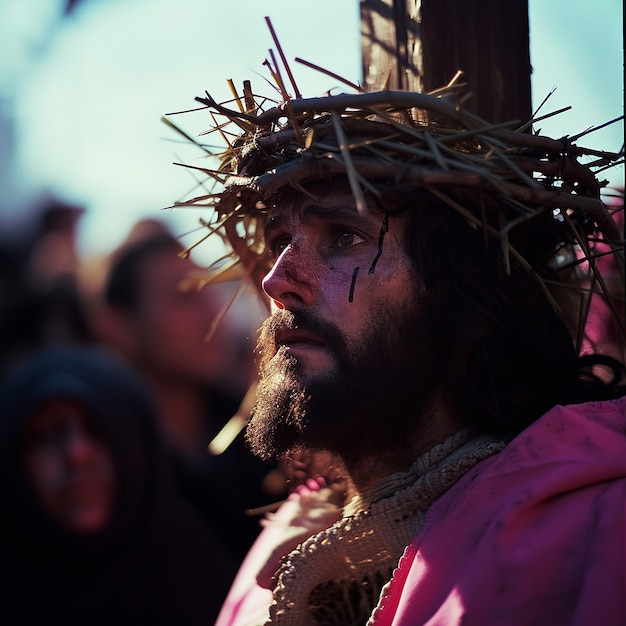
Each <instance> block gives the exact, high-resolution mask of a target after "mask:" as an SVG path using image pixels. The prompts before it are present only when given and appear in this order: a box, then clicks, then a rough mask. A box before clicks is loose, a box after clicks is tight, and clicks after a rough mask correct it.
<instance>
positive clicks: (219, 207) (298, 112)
mask: <svg viewBox="0 0 626 626" xmlns="http://www.w3.org/2000/svg"><path fill="white" fill-rule="evenodd" d="M279 78H280V77H279ZM277 82H278V83H279V92H280V101H278V102H277V101H276V100H275V99H268V98H263V97H259V96H257V95H254V94H253V92H252V90H251V87H250V84H249V83H248V82H246V83H244V89H243V95H242V96H239V95H237V94H236V93H235V92H234V95H235V98H234V99H233V100H232V101H230V103H228V106H226V105H225V104H220V103H218V102H216V101H215V100H214V99H213V98H211V96H210V95H208V94H206V96H205V97H201V98H196V100H197V101H199V102H200V103H201V104H202V105H203V106H204V107H206V109H207V110H208V111H209V113H210V115H211V117H212V122H213V123H212V127H211V129H210V131H208V132H214V133H219V134H220V135H221V137H222V138H223V139H224V141H225V144H226V148H225V149H224V150H221V151H219V152H218V153H217V154H214V156H219V158H220V165H219V167H217V168H216V169H209V168H204V167H197V166H191V165H186V167H192V168H193V169H196V170H201V171H202V172H204V173H205V174H207V175H208V177H209V179H210V180H211V181H212V183H213V186H212V188H211V192H210V193H207V194H203V195H201V196H198V197H195V198H192V199H190V200H187V201H184V202H180V203H177V205H178V206H195V207H207V208H210V209H212V215H211V216H210V219H208V220H202V224H203V225H204V226H206V227H207V228H208V229H209V232H208V234H207V235H206V236H205V237H203V240H204V239H205V238H206V237H208V236H209V235H218V236H220V237H221V238H222V239H223V240H224V241H225V242H226V244H227V245H228V246H229V249H230V251H231V252H230V253H229V255H228V258H225V259H220V262H219V263H218V264H217V265H216V270H215V272H213V277H214V276H216V275H219V276H222V277H224V278H225V277H232V275H233V270H234V269H235V268H239V269H240V270H241V269H243V271H244V275H245V276H246V277H249V278H251V279H252V280H253V282H255V283H256V284H257V285H258V284H260V279H261V277H262V275H264V274H265V273H266V272H267V270H268V267H269V266H268V263H269V262H268V260H267V255H266V254H265V249H264V241H263V226H264V221H265V216H266V213H267V208H268V206H270V204H271V203H272V202H274V201H275V199H276V198H277V197H279V196H280V195H281V194H282V193H283V192H285V191H286V190H289V189H296V190H300V191H303V193H306V191H304V190H305V188H306V185H307V183H311V182H313V181H317V180H320V179H324V178H329V177H332V176H335V175H342V176H343V177H345V178H347V180H348V181H349V183H350V188H351V191H352V194H353V196H354V199H355V203H356V207H357V209H358V210H359V211H366V210H367V208H366V203H365V199H364V196H365V194H366V193H369V194H373V195H374V196H377V195H380V194H381V193H382V191H381V188H380V186H379V183H380V182H381V181H384V182H385V184H386V186H387V188H388V187H389V186H390V185H392V186H396V187H397V188H401V189H402V190H403V192H406V193H410V191H411V190H418V189H422V190H425V191H427V192H429V193H430V194H432V195H434V196H435V197H437V198H439V199H440V200H442V201H443V202H445V203H446V204H448V205H449V206H450V207H451V209H453V210H455V211H458V212H459V213H460V214H461V215H462V216H463V217H464V218H465V219H466V220H467V221H468V222H469V223H470V224H471V225H473V226H474V227H476V228H479V229H482V231H483V232H484V233H485V235H486V236H488V237H490V238H493V239H495V240H497V241H499V242H500V244H501V246H502V250H503V256H504V259H505V262H506V263H507V264H508V263H510V261H511V259H512V258H514V259H515V261H516V262H517V263H518V264H520V265H521V266H522V267H525V268H526V269H527V271H528V272H529V273H530V274H532V275H533V276H535V277H536V278H537V280H538V281H539V283H540V285H541V287H542V288H543V289H544V291H545V294H546V296H547V297H548V299H550V300H551V302H552V303H553V305H554V306H555V308H556V309H557V310H559V306H560V305H559V304H558V303H557V302H556V300H555V299H554V297H553V294H554V292H555V288H559V287H561V288H562V287H566V288H568V289H571V288H572V287H575V288H576V289H577V290H579V291H580V290H582V292H584V293H586V294H587V298H586V300H587V303H588V301H589V300H590V297H591V294H593V293H598V294H600V296H601V297H603V298H605V300H606V302H607V303H608V306H609V307H610V308H612V312H613V314H614V315H615V316H616V318H617V319H621V315H620V312H619V311H618V310H616V308H615V307H616V306H617V307H619V306H620V305H619V304H618V305H616V302H619V300H620V299H621V300H622V301H623V298H624V270H623V268H624V244H623V235H622V233H621V232H620V229H619V228H618V226H617V224H616V222H615V220H614V219H613V215H612V212H611V209H610V208H609V207H607V205H605V204H604V202H603V201H602V200H601V191H602V188H603V187H605V186H606V184H607V183H606V182H601V181H600V180H599V179H598V174H599V173H600V172H602V171H603V170H604V169H606V168H608V167H611V166H613V165H616V164H618V163H621V162H623V152H622V153H620V154H615V153H610V152H601V151H598V150H593V149H588V148H584V147H580V146H578V145H577V143H576V142H577V140H578V139H580V137H581V136H582V135H579V136H577V137H564V138H561V139H551V138H549V137H545V136H541V135H536V134H533V132H532V128H531V123H532V121H531V122H529V123H528V124H526V125H525V126H523V127H519V126H518V127H514V128H513V127H512V125H511V124H497V125H494V124H490V123H488V122H486V121H484V120H482V119H480V118H479V117H477V116H476V115H474V114H472V113H471V112H470V111H469V110H466V109H465V108H464V107H463V97H462V91H460V90H459V88H458V87H456V86H455V85H453V84H452V85H450V86H449V87H448V88H446V89H443V90H440V91H438V92H436V93H430V94H425V93H410V92H399V91H382V92H376V93H363V92H360V93H354V94H340V95H328V96H324V97H318V98H303V97H301V96H300V94H299V92H298V91H297V88H296V93H297V97H295V98H291V97H289V95H288V94H287V93H286V90H285V88H284V86H283V85H282V81H280V80H279V81H277ZM346 82H347V81H346ZM294 86H295V83H294ZM353 86H354V85H353ZM231 88H232V89H233V91H234V87H233V86H232V85H231ZM165 121H167V122H168V123H169V124H170V125H172V126H173V124H171V122H169V121H168V120H165ZM535 121H536V120H535ZM173 127H174V128H175V129H176V130H178V131H179V132H182V131H180V130H179V129H178V128H177V127H175V126H173ZM233 129H235V130H234V131H233ZM185 136H186V137H187V138H188V139H190V137H189V136H188V135H185ZM192 141H195V140H192ZM196 143H198V145H201V144H200V143H199V142H196ZM203 148H204V147H203ZM204 149H205V150H206V152H207V153H209V154H213V153H212V152H211V151H210V150H208V149H206V148H204ZM585 160H586V161H587V162H586V163H584V162H583V161H585ZM181 165H182V164H181ZM469 189H472V190H474V191H475V192H477V194H478V197H480V198H482V199H484V201H478V202H476V201H475V200H472V201H464V194H463V193H459V192H462V191H463V190H469ZM474 196H476V194H474ZM620 208H621V209H622V210H623V202H622V207H620ZM613 210H615V208H614V209H613ZM533 223H536V225H537V229H542V230H544V231H545V230H546V228H547V229H548V230H549V231H550V233H551V235H550V237H551V239H550V242H549V244H548V245H549V247H550V250H549V257H550V258H549V259H548V263H550V264H551V269H552V271H551V273H550V276H549V277H546V276H545V275H544V274H543V273H542V272H541V271H540V268H537V267H535V266H534V265H533V262H532V261H531V260H530V258H529V256H528V255H527V254H526V252H525V250H524V249H523V248H524V247H526V248H528V249H530V248H531V247H532V245H533V242H532V241H528V242H527V246H516V245H513V244H512V243H511V240H512V239H514V237H513V236H512V235H514V234H515V232H516V229H521V228H522V227H523V228H524V229H526V231H525V232H532V228H531V229H530V230H529V229H528V227H529V226H531V227H532V225H533ZM547 224H549V226H547ZM192 247H193V246H192ZM606 255H612V256H613V257H614V260H615V261H616V262H615V267H616V268H617V271H618V274H619V275H618V276H617V277H613V278H612V279H611V283H610V284H607V281H606V280H605V277H604V276H602V275H601V273H600V272H599V271H598V269H597V262H596V261H597V259H598V257H599V256H606ZM555 276H558V279H555ZM580 306H581V307H583V308H584V306H585V305H580ZM585 320H586V314H585V311H583V310H581V311H580V312H579V333H582V330H581V329H582V328H583V327H584V323H585ZM620 323H621V324H622V323H623V320H622V322H620Z"/></svg>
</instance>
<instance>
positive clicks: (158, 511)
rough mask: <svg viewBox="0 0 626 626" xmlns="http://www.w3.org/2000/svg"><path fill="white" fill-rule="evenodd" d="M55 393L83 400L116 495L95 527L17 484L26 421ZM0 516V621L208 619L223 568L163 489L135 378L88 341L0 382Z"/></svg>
mask: <svg viewBox="0 0 626 626" xmlns="http://www.w3.org/2000/svg"><path fill="white" fill-rule="evenodd" d="M55 398H69V399H73V400H75V401H77V402H79V403H80V404H81V405H82V406H84V407H85V408H86V409H87V411H88V414H89V417H90V419H91V420H92V421H93V422H94V424H95V426H96V427H97V428H98V430H99V432H100V433H101V434H102V438H103V440H104V442H105V444H106V445H107V447H108V449H109V450H110V451H111V452H112V456H113V459H114V463H115V468H116V476H117V479H118V486H117V499H116V505H115V510H114V513H113V519H112V520H111V522H110V523H109V525H108V526H107V527H106V528H105V529H104V530H103V531H101V532H97V533H92V534H89V535H77V534H74V533H72V532H70V531H68V530H66V529H62V528H61V527H60V526H59V525H58V524H56V523H54V522H53V521H52V520H51V519H50V518H49V517H48V516H47V515H46V514H45V513H44V512H43V511H42V509H41V508H40V506H39V505H38V503H37V502H36V500H35V498H34V496H33V493H32V491H31V489H30V487H29V485H28V483H27V481H26V477H25V475H24V472H23V468H22V455H23V444H24V426H25V423H26V421H27V418H28V417H29V416H30V415H32V413H33V411H34V410H36V409H37V408H38V407H40V406H41V405H42V404H44V403H45V402H47V401H49V400H52V399H55ZM0 524H1V526H0V527H1V529H2V535H1V537H2V539H1V540H0V541H2V543H3V544H4V546H2V553H3V558H2V565H0V577H1V579H0V594H1V595H4V598H2V599H0V622H2V623H7V622H5V619H3V617H5V618H8V617H11V620H12V621H10V622H9V623H12V624H30V623H44V622H45V623H48V624H49V623H64V624H73V623H77V624H78V623H85V624H86V623H89V624H100V623H103V624H104V623H108V624H111V623H118V624H119V623H127V622H128V623H132V622H133V621H135V622H136V623H140V622H137V620H141V623H150V624H174V623H181V624H196V623H198V624H207V623H211V618H212V616H215V615H216V613H217V610H218V609H219V606H220V604H221V601H222V600H223V597H224V595H225V593H226V591H227V588H228V585H229V583H230V581H231V579H232V574H233V572H234V568H233V565H232V564H231V563H230V560H229V557H227V556H226V555H224V554H222V552H221V550H220V549H219V548H218V547H217V546H218V545H219V544H218V542H217V541H216V539H215V538H213V537H209V536H208V535H207V532H206V530H205V529H204V527H201V526H200V525H199V524H198V523H197V522H196V520H195V518H193V517H191V514H190V513H189V512H188V511H187V509H186V508H184V506H183V505H182V504H181V503H180V502H179V501H178V499H177V498H176V496H175V495H174V493H173V491H172V489H171V486H170V482H169V477H168V475H167V472H166V468H165V464H164V457H163V450H162V447H161V441H160V434H159V431H158V429H157V421H156V413H155V408H154V406H153V403H152V400H151V397H150V396H149V394H148V392H147V390H146V389H145V388H144V385H143V383H142V382H141V381H140V380H139V378H138V377H137V375H136V374H135V373H134V372H133V371H132V370H130V369H129V368H128V367H127V366H126V365H125V364H123V363H122V362H120V361H119V360H117V359H116V358H114V357H113V356H111V355H109V354H106V353H104V352H102V351H100V350H98V349H96V348H89V347H69V346H64V347H57V348H52V349H48V350H46V351H43V352H41V353H39V354H38V355H36V356H34V357H33V358H32V359H30V360H29V361H27V362H24V363H22V364H21V365H20V366H19V367H18V368H16V369H15V370H14V371H12V372H11V373H10V374H9V375H8V376H7V378H6V379H5V381H4V383H3V385H2V386H1V387H0ZM5 594H6V595H5ZM16 616H19V619H18V618H17V617H16ZM144 620H146V622H144Z"/></svg>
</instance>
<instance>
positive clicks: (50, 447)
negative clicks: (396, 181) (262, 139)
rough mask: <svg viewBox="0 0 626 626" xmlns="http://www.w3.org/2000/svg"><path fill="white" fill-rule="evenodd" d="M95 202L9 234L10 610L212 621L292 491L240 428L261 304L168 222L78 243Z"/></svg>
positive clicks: (43, 215)
mask: <svg viewBox="0 0 626 626" xmlns="http://www.w3.org/2000/svg"><path fill="white" fill-rule="evenodd" d="M82 213H83V210H82V208H81V207H76V206H71V205H68V204H66V203H63V202H59V201H57V200H53V199H51V200H49V202H47V203H46V205H45V206H44V207H42V210H41V211H40V212H39V214H38V215H37V217H36V219H35V220H34V221H33V222H32V223H31V224H30V225H29V228H28V229H27V230H25V231H24V232H23V233H22V236H21V237H16V236H12V237H11V239H8V238H5V239H3V238H2V236H1V234H0V448H1V450H0V462H1V463H2V464H3V466H4V467H3V469H2V471H1V472H0V480H1V481H2V483H3V484H2V487H0V528H1V530H2V532H0V538H1V539H0V541H2V543H3V545H2V547H0V551H1V552H2V554H3V559H2V562H1V564H0V589H2V592H1V595H2V598H1V601H0V622H2V623H12V624H35V623H41V622H42V621H43V620H44V619H45V621H46V623H52V624H54V623H64V624H72V623H90V624H100V623H102V624H110V623H151V624H173V623H184V624H190V625H193V624H200V623H202V624H208V623H212V620H213V619H214V618H215V616H216V615H217V611H218V610H219V607H220V605H221V603H222V601H223V599H224V597H225V595H226V592H227V591H228V588H229V586H230V583H231V581H232V579H233V576H234V574H235V571H236V569H237V566H238V565H239V563H240V562H241V560H242V559H243V557H244V556H245V554H246V552H247V551H248V548H249V547H250V545H251V544H252V542H253V541H254V539H255V538H256V536H257V534H258V532H259V530H260V524H259V520H260V514H259V512H261V511H263V510H264V509H265V508H266V507H267V506H270V505H271V504H272V503H274V502H276V501H278V500H280V499H282V498H284V497H285V493H286V481H285V476H284V474H283V471H282V470H281V468H279V467H278V466H276V465H275V464H272V463H270V462H264V461H260V460H259V459H257V458H256V457H254V456H253V455H252V454H251V453H250V452H249V450H248V448H247V446H246V444H245V441H244V439H243V434H242V430H241V427H242V425H243V422H244V421H245V417H246V415H247V407H246V402H247V400H246V393H247V392H248V390H249V389H251V388H252V387H253V385H254V382H255V377H256V373H255V363H254V361H253V348H254V344H255V341H256V329H257V327H258V326H259V323H260V320H261V317H262V311H261V310H260V308H259V305H258V303H257V301H256V300H255V299H254V297H253V296H252V294H250V295H249V296H248V295H247V294H246V293H245V292H244V293H243V295H240V296H239V298H238V299H236V300H235V301H234V304H233V305H232V306H231V307H230V310H229V312H228V313H227V314H226V315H223V316H222V313H223V311H224V309H225V306H226V304H227V303H228V302H229V301H230V300H231V298H232V296H233V294H234V293H235V291H236V290H237V287H238V284H232V285H231V284H221V285H213V284H210V285H206V286H204V287H202V288H198V282H197V279H198V277H201V276H202V275H203V270H202V268H200V267H199V266H198V265H196V263H195V262H194V261H193V260H192V259H191V258H184V255H181V254H180V253H181V251H182V246H181V244H180V242H179V241H178V239H177V238H176V237H175V236H174V234H173V233H172V232H170V230H169V229H168V227H167V226H166V225H165V224H164V223H161V222H159V221H157V220H144V221H142V222H139V223H137V224H136V225H135V226H134V227H133V228H132V230H131V231H130V232H129V233H128V237H127V238H126V240H125V241H124V243H123V244H122V245H120V246H119V248H118V249H116V250H113V251H111V253H110V254H108V255H107V256H106V257H105V258H101V259H81V258H79V255H78V253H77V245H76V233H77V226H78V224H79V222H80V219H81V215H82ZM248 298H249V299H248ZM225 431H226V432H228V435H227V436H226V438H225V442H224V435H223V433H224V432H225ZM220 433H222V435H221V436H220V437H221V438H220V437H217V436H218V434H220ZM216 438H217V439H216ZM218 440H219V445H211V442H214V443H215V442H216V441H218ZM138 616H141V622H137V619H138ZM8 617H10V618H11V619H10V621H7V620H6V618H8Z"/></svg>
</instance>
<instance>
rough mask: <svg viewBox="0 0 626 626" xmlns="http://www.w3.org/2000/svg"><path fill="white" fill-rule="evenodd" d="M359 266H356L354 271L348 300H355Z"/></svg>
mask: <svg viewBox="0 0 626 626" xmlns="http://www.w3.org/2000/svg"><path fill="white" fill-rule="evenodd" d="M359 269H361V268H359V267H358V266H357V267H355V268H354V271H353V272H352V280H351V281H350V293H349V294H348V302H352V301H353V300H354V286H355V285H356V278H357V276H358V275H359Z"/></svg>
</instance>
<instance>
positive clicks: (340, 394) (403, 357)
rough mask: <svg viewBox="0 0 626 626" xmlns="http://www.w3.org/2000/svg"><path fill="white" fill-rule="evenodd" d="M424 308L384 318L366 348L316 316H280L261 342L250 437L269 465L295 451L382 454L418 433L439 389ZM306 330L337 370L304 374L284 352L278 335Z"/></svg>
mask: <svg viewBox="0 0 626 626" xmlns="http://www.w3.org/2000/svg"><path fill="white" fill-rule="evenodd" d="M420 317H421V316H420V315H419V314H418V312H417V307H416V306H411V307H408V306H407V307H406V308H405V309H403V310H400V311H385V313H384V314H383V313H378V314H377V315H376V316H375V317H374V319H372V321H371V323H370V324H369V326H368V331H367V333H366V335H365V336H364V338H363V339H362V341H360V342H359V344H358V345H353V346H348V345H347V343H346V341H345V338H344V336H343V335H342V334H341V332H340V331H339V330H338V329H337V328H336V326H334V325H333V324H331V323H329V322H327V321H324V320H321V319H319V318H318V317H316V316H315V315H313V314H312V313H310V312H309V311H308V310H295V311H293V312H289V311H285V310H280V311H277V312H275V313H274V314H273V315H272V316H271V317H269V318H268V319H267V320H266V321H265V322H264V324H263V327H262V329H261V334H260V337H259V340H258V343H257V351H258V353H259V354H260V356H261V359H260V367H259V371H260V374H261V379H260V382H259V386H258V390H257V402H256V406H255V408H254V411H253V414H252V418H251V420H250V422H249V424H248V427H247V431H246V439H247V440H248V442H249V444H250V447H251V448H252V451H253V452H254V453H255V454H256V455H258V456H260V457H261V458H265V459H268V458H272V457H275V458H277V457H279V456H281V455H283V454H285V453H287V452H289V451H291V450H294V449H310V450H329V451H330V452H333V453H336V454H338V455H340V456H342V457H343V458H344V460H346V459H347V458H349V457H350V456H352V455H354V456H360V457H362V456H363V455H364V454H380V450H381V449H384V448H385V446H389V445H390V444H397V443H398V442H399V441H400V442H401V441H402V440H403V439H404V438H406V437H407V436H408V435H409V433H410V432H411V431H412V429H413V428H415V425H416V423H417V420H418V419H419V418H420V414H421V413H422V411H423V410H424V407H425V406H426V404H427V403H428V401H429V399H430V397H431V394H432V391H433V387H434V376H435V374H434V372H435V370H436V369H437V367H436V366H435V367H432V366H433V365H434V357H435V354H434V350H433V348H432V347H431V346H430V342H429V333H428V332H427V330H425V329H424V328H423V327H422V325H421V324H420V321H421V320H420ZM280 327H287V328H299V329H301V330H303V331H308V332H310V333H312V334H313V335H315V336H316V337H318V338H319V339H320V340H321V341H323V343H324V349H326V350H329V351H331V352H332V354H333V356H334V360H335V363H336V365H335V367H334V368H332V369H331V370H329V371H327V372H323V373H319V374H316V375H314V376H304V375H302V374H301V372H300V371H299V370H300V367H299V363H298V360H297V358H296V357H294V356H292V355H290V354H289V353H288V352H287V351H285V350H282V349H280V350H278V352H277V351H276V342H275V338H274V335H275V332H276V329H277V328H280Z"/></svg>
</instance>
